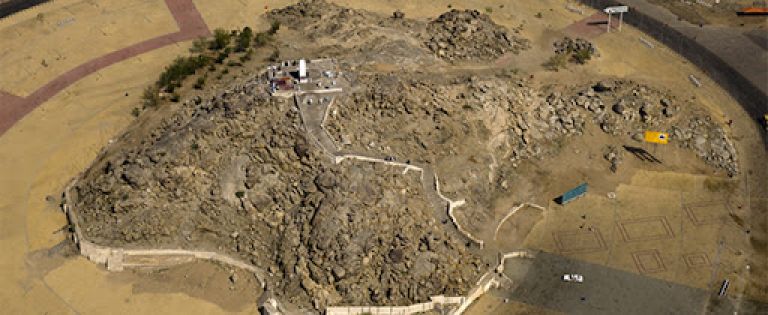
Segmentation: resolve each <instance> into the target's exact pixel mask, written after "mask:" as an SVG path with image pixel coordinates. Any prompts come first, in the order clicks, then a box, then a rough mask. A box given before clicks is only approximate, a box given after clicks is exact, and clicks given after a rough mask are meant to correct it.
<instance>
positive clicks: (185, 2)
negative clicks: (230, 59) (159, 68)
mask: <svg viewBox="0 0 768 315" xmlns="http://www.w3.org/2000/svg"><path fill="white" fill-rule="evenodd" d="M165 4H166V6H168V10H169V11H170V12H171V14H172V15H173V18H174V19H175V20H176V24H177V25H178V26H179V31H178V32H176V33H170V34H165V35H162V36H158V37H155V38H151V39H148V40H145V41H143V42H140V43H137V44H134V45H131V46H128V47H125V48H122V49H120V50H116V51H113V52H110V53H107V54H105V55H103V56H101V57H97V58H95V59H91V60H90V61H88V62H86V63H83V64H81V65H79V66H77V67H75V68H73V69H71V70H69V71H67V72H65V73H64V74H62V75H59V76H58V77H56V78H55V79H53V80H51V81H50V82H48V83H46V84H45V85H43V86H42V87H40V88H38V89H37V90H36V91H34V92H32V94H30V95H29V96H27V97H20V96H16V95H13V94H10V93H6V92H3V91H0V135H2V134H3V133H5V132H6V131H7V130H8V129H10V128H11V127H12V126H13V125H14V124H15V123H16V122H17V121H19V120H20V119H21V118H23V117H24V116H25V115H26V114H28V113H29V112H31V111H32V110H33V109H35V108H36V107H37V106H39V105H40V104H42V103H44V102H45V101H47V100H48V99H50V98H51V97H53V96H54V95H56V94H57V93H59V92H61V90H63V89H65V88H66V87H68V86H69V85H71V84H72V83H74V82H77V81H78V80H80V79H82V78H83V77H85V76H87V75H89V74H91V73H94V72H96V71H99V70H101V69H103V68H106V67H108V66H110V65H112V64H115V63H117V62H120V61H123V60H125V59H128V58H131V57H134V56H138V55H140V54H143V53H146V52H149V51H152V50H155V49H158V48H161V47H163V46H167V45H170V44H173V43H177V42H181V41H185V40H190V39H193V38H197V37H199V36H205V35H208V34H210V30H208V26H207V25H206V24H205V21H203V18H202V16H200V13H199V12H198V11H197V8H195V5H194V3H192V0H165Z"/></svg>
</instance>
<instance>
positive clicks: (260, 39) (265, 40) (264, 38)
mask: <svg viewBox="0 0 768 315" xmlns="http://www.w3.org/2000/svg"><path fill="white" fill-rule="evenodd" d="M271 40H272V38H271V37H270V36H269V34H267V33H264V32H260V33H256V36H255V37H254V38H253V45H254V46H256V47H263V46H264V45H266V44H269V42H270V41H271Z"/></svg>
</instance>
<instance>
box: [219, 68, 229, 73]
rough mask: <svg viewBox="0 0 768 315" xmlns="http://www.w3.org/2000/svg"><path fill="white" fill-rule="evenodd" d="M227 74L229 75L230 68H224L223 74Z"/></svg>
mask: <svg viewBox="0 0 768 315" xmlns="http://www.w3.org/2000/svg"><path fill="white" fill-rule="evenodd" d="M227 73H229V69H228V68H224V70H221V74H227Z"/></svg>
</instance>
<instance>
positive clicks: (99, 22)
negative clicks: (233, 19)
mask: <svg viewBox="0 0 768 315" xmlns="http://www.w3.org/2000/svg"><path fill="white" fill-rule="evenodd" d="M175 31H178V27H177V26H176V22H175V21H174V19H173V17H172V16H171V14H170V13H169V12H168V10H167V9H166V6H165V3H164V1H163V0H144V1H134V2H125V1H117V0H114V1H113V0H109V1H99V2H95V1H94V2H89V1H83V2H77V3H73V4H70V5H67V6H64V7H62V8H61V9H59V10H55V11H51V12H46V13H42V15H39V16H36V17H35V18H32V19H29V20H26V21H22V22H19V23H16V24H13V25H8V26H6V27H2V28H0V41H2V42H3V45H2V46H1V47H0V68H3V76H0V87H2V89H3V90H4V91H6V92H10V93H12V94H15V95H18V96H26V95H29V94H30V93H32V92H34V91H35V90H36V89H37V88H39V87H40V86H42V85H43V84H45V83H46V82H48V81H50V80H52V79H53V78H54V77H56V76H58V75H61V74H62V73H64V72H66V71H67V70H69V69H71V68H74V67H75V66H77V65H79V64H81V63H84V62H86V61H88V60H90V59H92V58H93V57H94V56H100V55H103V54H105V53H108V52H110V51H113V50H116V49H118V48H122V47H126V46H129V45H132V44H135V43H138V42H141V41H143V40H146V39H149V38H152V37H156V36H159V35H163V34H167V33H172V32H175ZM53 38H56V39H65V40H51V39H53Z"/></svg>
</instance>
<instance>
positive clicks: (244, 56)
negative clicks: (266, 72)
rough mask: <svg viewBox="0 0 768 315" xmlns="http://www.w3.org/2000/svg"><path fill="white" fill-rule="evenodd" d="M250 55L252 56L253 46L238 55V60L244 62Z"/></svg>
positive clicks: (249, 58)
mask: <svg viewBox="0 0 768 315" xmlns="http://www.w3.org/2000/svg"><path fill="white" fill-rule="evenodd" d="M251 56H253V48H248V51H246V52H245V54H243V55H242V56H240V62H246V61H249V60H251Z"/></svg>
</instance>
